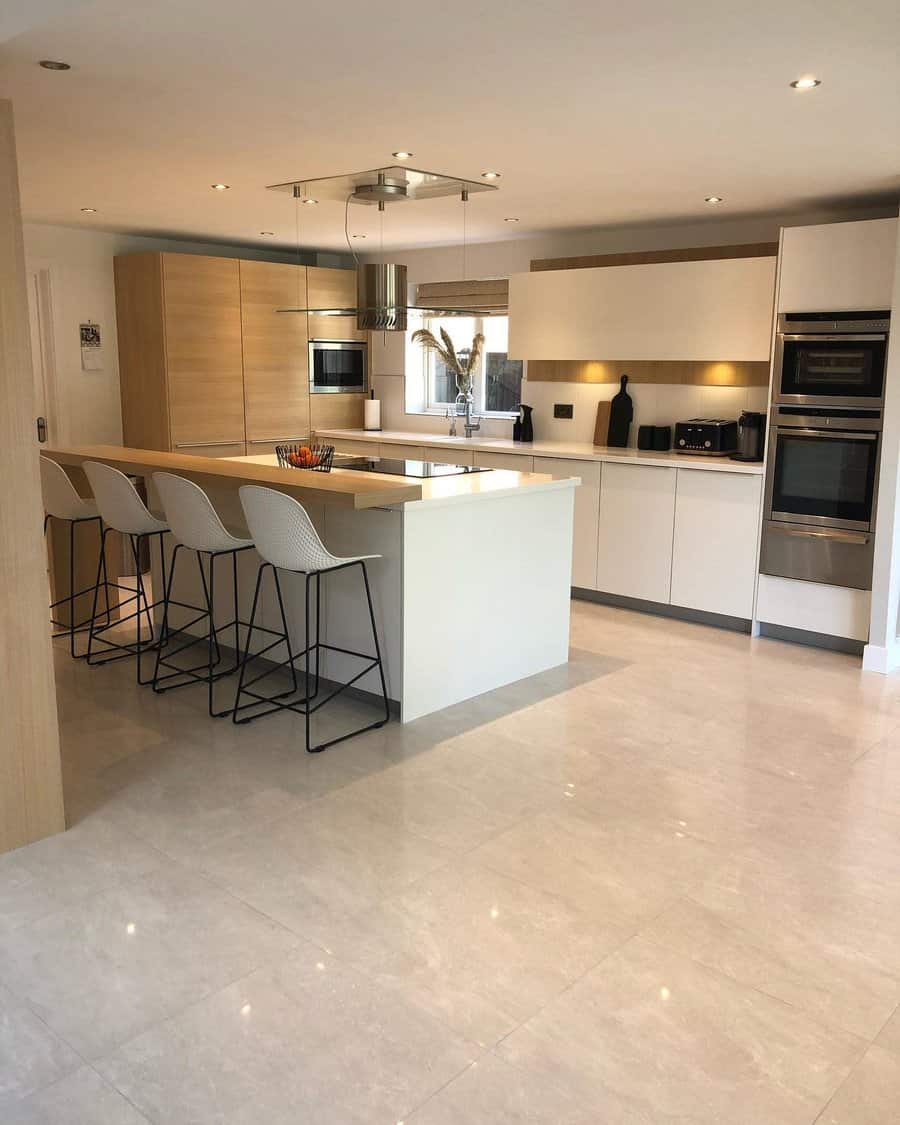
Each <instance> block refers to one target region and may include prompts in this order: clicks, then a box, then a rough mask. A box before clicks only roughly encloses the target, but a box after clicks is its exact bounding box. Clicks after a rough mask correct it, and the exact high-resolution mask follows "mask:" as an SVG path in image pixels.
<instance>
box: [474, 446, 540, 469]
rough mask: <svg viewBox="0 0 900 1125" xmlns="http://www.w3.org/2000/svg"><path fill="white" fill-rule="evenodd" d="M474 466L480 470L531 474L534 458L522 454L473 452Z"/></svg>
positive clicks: (480, 450) (477, 450) (482, 450)
mask: <svg viewBox="0 0 900 1125" xmlns="http://www.w3.org/2000/svg"><path fill="white" fill-rule="evenodd" d="M475 464H476V465H478V466H479V467H481V468H482V469H511V470H512V471H513V472H514V473H533V472H534V458H533V457H526V456H525V455H524V454H522V453H488V452H487V451H486V450H484V449H476V450H475Z"/></svg>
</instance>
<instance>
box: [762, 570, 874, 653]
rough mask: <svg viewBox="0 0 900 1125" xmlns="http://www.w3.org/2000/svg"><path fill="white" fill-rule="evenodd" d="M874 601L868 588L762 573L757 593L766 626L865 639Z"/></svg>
mask: <svg viewBox="0 0 900 1125" xmlns="http://www.w3.org/2000/svg"><path fill="white" fill-rule="evenodd" d="M871 600H872V595H871V593H870V592H869V591H868V590H850V589H848V588H847V587H845V586H826V585H825V584H824V583H821V582H800V581H797V580H796V579H793V578H777V577H775V576H774V575H771V574H761V575H760V576H759V586H758V589H757V594H756V619H757V621H761V622H764V623H765V624H767V625H784V626H787V627H788V628H790V629H803V630H805V631H806V632H808V633H825V634H827V635H828V636H830V637H845V638H846V639H848V640H854V641H866V640H868V638H869V609H870V603H871Z"/></svg>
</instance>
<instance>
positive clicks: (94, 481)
mask: <svg viewBox="0 0 900 1125" xmlns="http://www.w3.org/2000/svg"><path fill="white" fill-rule="evenodd" d="M82 467H83V468H84V471H85V472H86V473H87V478H88V480H89V481H90V482H91V488H92V489H93V490H94V499H95V500H96V502H97V507H98V509H99V510H100V515H101V516H102V517H103V522H104V523H105V524H106V525H107V526H108V527H111V528H113V529H114V530H115V531H121V532H122V533H123V534H125V535H153V534H154V533H155V532H159V531H168V530H169V526H168V524H166V523H164V522H163V521H162V520H158V519H157V518H156V516H154V515H152V514H151V513H150V512H149V511H148V509H147V505H146V504H145V503H144V501H143V500H142V499H141V498H140V496H138V494H137V489H136V488H135V487H134V485H133V484H132V483H131V481H130V480H129V479H128V477H126V476H125V474H124V473H122V472H120V471H119V470H118V469H114V468H113V467H112V465H102V464H101V463H100V462H99V461H85V462H84V465H83V466H82Z"/></svg>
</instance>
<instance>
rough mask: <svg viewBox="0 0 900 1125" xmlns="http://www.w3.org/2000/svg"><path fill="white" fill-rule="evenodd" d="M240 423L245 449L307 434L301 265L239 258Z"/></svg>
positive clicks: (262, 449) (264, 448)
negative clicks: (291, 310) (296, 310)
mask: <svg viewBox="0 0 900 1125" xmlns="http://www.w3.org/2000/svg"><path fill="white" fill-rule="evenodd" d="M240 272H241V325H242V333H243V350H244V421H245V432H246V440H247V452H248V453H249V454H254V453H269V452H271V451H272V449H273V448H274V446H275V445H276V444H278V443H279V442H284V441H302V440H305V439H306V437H307V436H308V434H309V362H308V349H307V329H306V320H307V318H306V315H305V314H304V313H279V312H276V311H275V310H276V309H278V308H286V307H291V306H293V307H295V308H296V307H299V308H303V307H304V306H305V305H306V277H307V270H306V267H305V266H293V265H284V264H281V263H279V262H243V261H242V262H241V263H240Z"/></svg>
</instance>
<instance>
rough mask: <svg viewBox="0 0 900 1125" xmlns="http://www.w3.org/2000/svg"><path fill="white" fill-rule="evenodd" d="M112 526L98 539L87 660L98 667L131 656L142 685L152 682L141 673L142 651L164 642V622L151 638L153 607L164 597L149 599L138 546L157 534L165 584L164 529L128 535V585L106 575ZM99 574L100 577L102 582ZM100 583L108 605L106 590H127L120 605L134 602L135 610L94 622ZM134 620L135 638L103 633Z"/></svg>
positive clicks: (161, 602) (160, 602) (164, 582)
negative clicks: (144, 627)
mask: <svg viewBox="0 0 900 1125" xmlns="http://www.w3.org/2000/svg"><path fill="white" fill-rule="evenodd" d="M111 530H112V528H108V527H105V528H104V529H103V535H102V538H101V542H100V562H99V564H98V566H97V583H96V585H95V586H94V602H93V607H92V610H91V623H90V631H89V633H88V650H87V654H86V655H87V662H88V664H90V665H91V666H92V667H100V666H102V665H104V664H110V663H112V662H113V661H114V660H124V659H125V658H126V657H129V656H134V657H135V658H136V669H137V682H138V683H139V684H141V685H143V684H148V683H150V682H151V680H150V679H145V678H144V676H143V674H142V669H143V655H144V652H145V651H147V650H148V649H151V650H152V649H153V648H155V647H157V646H158V645H160V644H162V643H164V642H165V638H166V626H165V624H163V627H162V629H161V630H160V635H159V638H158V639H154V626H153V616H152V611H153V610H154V609H156V607H157V606H160V605H162V604H163V600H164V599H163V598H158V599H157V600H156V601H154V602H152V603H151V602H150V601H148V598H147V591H146V589H145V587H144V578H143V574H142V573H141V559H140V556H141V546H142V541H143V540H145V539H146V540H148V541H149V540H150V538H151V537H156V538H157V539H158V540H159V551H160V570H161V576H162V583H163V589H164V590H165V588H166V558H165V551H164V550H163V544H162V537H163V535H165V534H166V533H165V532H163V531H154V532H150V533H149V534H146V535H130V536H129V540H130V544H131V552H132V556H133V558H134V561H135V571H136V575H135V588H134V590H132V589H131V587H129V586H124V585H122V583H121V582H110V581H109V579H108V576H107V575H106V537H107V535H108V534H109V533H110V531H111ZM101 576H103V581H102V582H101ZM101 586H102V587H103V590H104V595H105V597H106V601H107V606H108V605H109V592H110V590H111V589H112V590H118V591H127V593H128V597H126V598H124V599H122V600H120V601H119V607H120V608H121V607H122V606H127V605H130V604H132V603H134V605H135V609H134V612H132V613H129V614H128V615H127V616H125V617H119V618H117V619H115V620H114V621H111V622H107V624H106V625H102V626H100V627H98V626H97V600H98V597H99V594H100V588H101ZM141 618H146V620H147V624H148V631H149V634H150V636H149V640H147V641H145V640H144V639H143V636H142V631H141ZM132 620H133V621H134V622H135V628H136V635H135V640H134V641H125V642H121V641H115V640H111V639H110V637H109V636H106V635H104V634H106V633H108V632H110V631H111V630H113V629H116V628H118V627H119V626H121V625H125V624H127V623H128V622H129V621H132ZM98 644H99V645H100V646H102V647H100V649H99V651H96V645H98Z"/></svg>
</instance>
